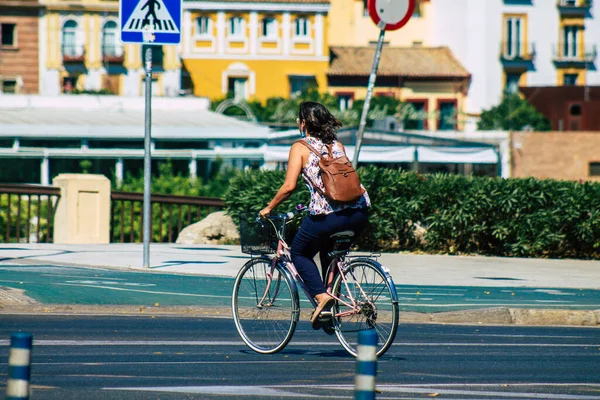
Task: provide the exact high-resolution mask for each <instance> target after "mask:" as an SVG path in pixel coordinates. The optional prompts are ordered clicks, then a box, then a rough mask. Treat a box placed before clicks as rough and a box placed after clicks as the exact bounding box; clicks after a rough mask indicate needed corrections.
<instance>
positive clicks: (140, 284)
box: [65, 280, 156, 286]
mask: <svg viewBox="0 0 600 400" xmlns="http://www.w3.org/2000/svg"><path fill="white" fill-rule="evenodd" d="M65 283H75V284H79V285H123V286H156V284H155V283H139V282H115V281H114V280H106V281H92V280H78V281H65Z"/></svg>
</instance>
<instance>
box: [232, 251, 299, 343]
mask: <svg viewBox="0 0 600 400" xmlns="http://www.w3.org/2000/svg"><path fill="white" fill-rule="evenodd" d="M271 271H272V272H273V276H272V277H271V276H270V273H271ZM297 304H298V301H297V294H296V293H295V292H293V291H292V286H291V285H290V282H289V281H288V278H287V277H286V276H285V274H284V273H283V272H282V270H281V269H280V268H279V267H275V268H273V267H272V266H271V265H270V263H269V262H268V261H267V260H263V259H259V260H252V261H250V262H248V263H247V264H246V265H245V266H244V267H243V268H242V270H241V271H240V273H239V274H238V277H237V278H236V281H235V285H234V291H233V298H232V306H233V314H234V322H235V325H236V328H237V330H238V332H239V334H240V336H241V337H242V340H244V342H245V343H246V344H247V345H248V346H249V347H250V348H251V349H253V350H254V351H257V352H259V353H274V352H277V351H279V350H281V349H282V348H283V347H285V345H286V344H287V343H288V342H289V340H290V339H291V337H292V335H293V333H294V330H295V327H296V320H295V315H296V310H297V308H298V305H297Z"/></svg>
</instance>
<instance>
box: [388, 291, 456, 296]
mask: <svg viewBox="0 0 600 400" xmlns="http://www.w3.org/2000/svg"><path fill="white" fill-rule="evenodd" d="M397 294H398V295H416V294H417V293H415V292H397ZM419 296H455V297H465V295H464V294H462V293H423V292H421V293H419Z"/></svg>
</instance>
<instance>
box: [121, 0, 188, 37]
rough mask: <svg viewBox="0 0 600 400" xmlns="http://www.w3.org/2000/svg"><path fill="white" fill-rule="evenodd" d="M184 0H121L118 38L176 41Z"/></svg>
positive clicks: (179, 30) (179, 35)
mask: <svg viewBox="0 0 600 400" xmlns="http://www.w3.org/2000/svg"><path fill="white" fill-rule="evenodd" d="M182 7H183V0H120V1H119V21H120V24H121V26H120V28H121V41H122V42H123V43H140V44H157V45H162V44H179V43H180V42H181V14H182Z"/></svg>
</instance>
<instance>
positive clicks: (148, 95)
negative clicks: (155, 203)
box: [143, 46, 152, 268]
mask: <svg viewBox="0 0 600 400" xmlns="http://www.w3.org/2000/svg"><path fill="white" fill-rule="evenodd" d="M145 61H146V82H145V85H146V90H145V91H144V92H145V93H144V97H145V102H146V104H145V118H144V121H145V123H144V239H143V240H144V264H143V266H144V268H150V241H151V240H152V218H151V214H152V201H151V187H150V183H151V180H152V159H151V151H152V47H150V46H146V54H145Z"/></svg>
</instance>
